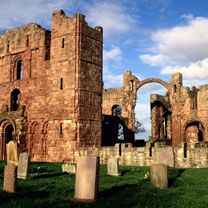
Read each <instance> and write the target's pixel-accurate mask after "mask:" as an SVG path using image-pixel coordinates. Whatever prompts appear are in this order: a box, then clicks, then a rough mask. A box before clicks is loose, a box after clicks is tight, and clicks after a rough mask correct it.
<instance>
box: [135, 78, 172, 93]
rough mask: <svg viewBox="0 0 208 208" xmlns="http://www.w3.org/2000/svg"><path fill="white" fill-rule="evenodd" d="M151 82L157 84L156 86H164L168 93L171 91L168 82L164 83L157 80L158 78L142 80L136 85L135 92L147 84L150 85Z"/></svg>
mask: <svg viewBox="0 0 208 208" xmlns="http://www.w3.org/2000/svg"><path fill="white" fill-rule="evenodd" d="M152 82H155V83H158V84H161V85H162V86H164V87H165V88H166V89H167V90H168V91H169V92H170V90H171V86H170V84H169V83H168V82H165V81H163V80H162V79H158V78H148V79H144V80H142V81H140V82H138V83H137V91H138V89H139V88H140V87H142V86H143V85H145V84H148V83H152Z"/></svg>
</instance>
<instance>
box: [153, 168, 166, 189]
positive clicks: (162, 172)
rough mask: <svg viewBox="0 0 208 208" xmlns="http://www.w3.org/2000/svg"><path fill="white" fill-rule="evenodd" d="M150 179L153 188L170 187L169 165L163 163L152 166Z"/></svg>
mask: <svg viewBox="0 0 208 208" xmlns="http://www.w3.org/2000/svg"><path fill="white" fill-rule="evenodd" d="M150 180H151V185H152V187H153V188H159V189H166V188H168V166H167V165H163V164H155V165H152V166H150Z"/></svg>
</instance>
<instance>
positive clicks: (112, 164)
mask: <svg viewBox="0 0 208 208" xmlns="http://www.w3.org/2000/svg"><path fill="white" fill-rule="evenodd" d="M107 169H108V175H112V176H119V175H121V174H120V173H119V165H118V159H117V158H116V157H110V158H109V159H108V163H107Z"/></svg>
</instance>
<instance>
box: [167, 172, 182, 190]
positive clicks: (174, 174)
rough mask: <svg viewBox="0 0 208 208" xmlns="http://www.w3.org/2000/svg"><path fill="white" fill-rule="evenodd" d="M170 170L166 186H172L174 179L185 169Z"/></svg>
mask: <svg viewBox="0 0 208 208" xmlns="http://www.w3.org/2000/svg"><path fill="white" fill-rule="evenodd" d="M170 171H172V174H170V176H169V179H168V187H171V186H174V183H175V181H176V180H177V178H179V177H180V176H181V175H182V174H183V172H184V171H185V169H172V170H170Z"/></svg>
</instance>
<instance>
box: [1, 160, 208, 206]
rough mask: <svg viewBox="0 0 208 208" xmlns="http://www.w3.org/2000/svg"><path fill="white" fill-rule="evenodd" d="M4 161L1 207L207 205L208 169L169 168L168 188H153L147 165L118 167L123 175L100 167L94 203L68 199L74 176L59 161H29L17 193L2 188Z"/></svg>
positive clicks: (18, 182) (72, 190)
mask: <svg viewBox="0 0 208 208" xmlns="http://www.w3.org/2000/svg"><path fill="white" fill-rule="evenodd" d="M4 165H5V163H4V162H0V187H1V188H0V207H1V208H8V207H12V208H24V207H25V208H28V207H34V208H38V207H41V208H44V207H48V208H53V207H64V208H65V207H73V208H76V207H83V208H88V207H89V208H90V207H96V208H97V207H98V208H99V207H106V208H113V207H116V208H123V207H125V208H136V207H139V208H150V207H151V208H158V207H164V208H173V207H174V208H175V207H178V208H183V207H186V208H203V207H204V208H207V207H208V169H186V170H176V169H171V170H170V173H169V174H170V181H169V182H170V188H169V189H167V190H159V189H152V188H151V186H150V182H149V179H144V175H145V174H146V173H147V172H148V171H149V169H148V168H146V167H121V171H122V176H119V177H113V176H108V175H106V166H101V168H100V183H99V198H98V200H97V201H96V202H95V203H80V202H72V201H70V200H69V198H70V197H73V195H74V182H75V176H74V175H69V174H64V173H62V171H61V163H31V164H30V173H31V176H30V177H29V178H28V179H26V180H18V181H17V193H15V194H9V193H4V192H2V187H3V169H4Z"/></svg>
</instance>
